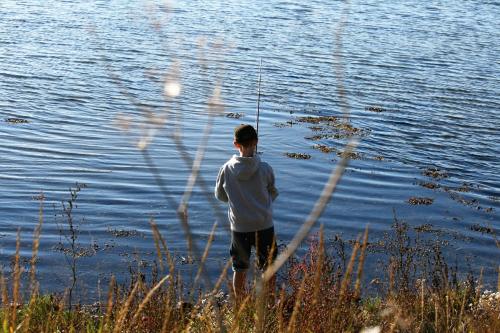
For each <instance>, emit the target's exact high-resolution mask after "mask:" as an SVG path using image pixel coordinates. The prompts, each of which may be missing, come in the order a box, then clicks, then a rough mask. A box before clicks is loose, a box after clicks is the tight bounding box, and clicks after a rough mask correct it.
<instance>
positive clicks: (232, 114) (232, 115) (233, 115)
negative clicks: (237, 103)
mask: <svg viewBox="0 0 500 333" xmlns="http://www.w3.org/2000/svg"><path fill="white" fill-rule="evenodd" d="M244 115H245V114H244V113H238V112H230V113H228V114H226V117H227V118H233V119H240V118H241V117H243V116H244Z"/></svg>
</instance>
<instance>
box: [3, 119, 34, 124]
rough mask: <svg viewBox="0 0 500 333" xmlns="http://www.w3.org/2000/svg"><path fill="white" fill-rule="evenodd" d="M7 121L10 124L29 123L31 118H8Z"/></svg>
mask: <svg viewBox="0 0 500 333" xmlns="http://www.w3.org/2000/svg"><path fill="white" fill-rule="evenodd" d="M5 122H6V123H9V124H27V123H29V120H28V119H24V118H6V119H5Z"/></svg>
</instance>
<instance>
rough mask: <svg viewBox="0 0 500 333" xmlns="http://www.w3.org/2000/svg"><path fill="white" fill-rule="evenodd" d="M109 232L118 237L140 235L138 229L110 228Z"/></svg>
mask: <svg viewBox="0 0 500 333" xmlns="http://www.w3.org/2000/svg"><path fill="white" fill-rule="evenodd" d="M107 232H108V233H110V234H111V235H113V236H114V237H116V238H124V237H133V236H137V235H139V232H138V231H137V230H125V229H111V228H108V230H107Z"/></svg>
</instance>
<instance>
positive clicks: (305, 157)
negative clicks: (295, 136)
mask: <svg viewBox="0 0 500 333" xmlns="http://www.w3.org/2000/svg"><path fill="white" fill-rule="evenodd" d="M285 156H286V157H289V158H294V159H296V160H308V159H310V158H311V155H309V154H303V153H285Z"/></svg>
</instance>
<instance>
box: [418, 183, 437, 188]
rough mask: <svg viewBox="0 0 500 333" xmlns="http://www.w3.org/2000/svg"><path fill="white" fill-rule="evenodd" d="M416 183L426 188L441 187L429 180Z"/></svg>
mask: <svg viewBox="0 0 500 333" xmlns="http://www.w3.org/2000/svg"><path fill="white" fill-rule="evenodd" d="M418 185H420V186H422V187H425V188H428V189H430V190H435V189H438V188H440V187H441V185H439V184H436V183H431V182H422V183H419V184H418Z"/></svg>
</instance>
